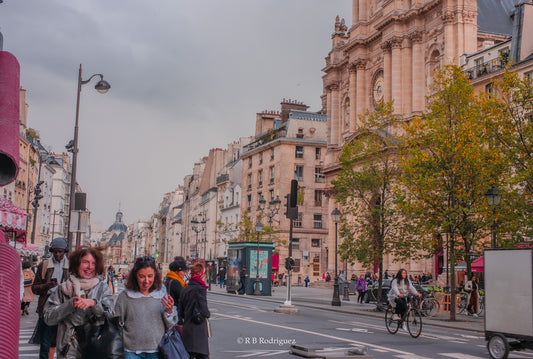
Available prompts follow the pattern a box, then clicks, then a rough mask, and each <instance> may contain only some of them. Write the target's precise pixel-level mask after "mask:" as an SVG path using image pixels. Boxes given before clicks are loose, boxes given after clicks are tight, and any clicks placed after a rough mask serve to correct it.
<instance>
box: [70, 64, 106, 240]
mask: <svg viewBox="0 0 533 359" xmlns="http://www.w3.org/2000/svg"><path fill="white" fill-rule="evenodd" d="M96 76H100V81H98V82H97V83H96V86H94V88H95V89H96V91H98V92H100V93H101V94H104V93H106V92H107V91H109V89H110V88H111V85H110V84H109V83H108V82H107V81H104V75H102V74H95V75H92V76H91V77H89V79H88V80H82V79H81V64H80V70H79V73H78V96H77V99H76V123H75V125H74V140H73V141H70V142H69V144H68V145H67V146H66V147H67V150H69V151H71V152H72V171H71V174H70V201H69V209H68V227H67V233H68V247H69V248H72V233H71V232H70V221H71V220H72V211H73V210H74V200H75V199H74V194H75V193H76V169H77V166H78V122H79V115H80V94H81V86H82V85H86V84H88V83H89V82H90V81H91V80H92V79H93V78H94V77H96ZM79 242H80V237H79V236H78V237H77V238H76V247H78V246H79V245H80V243H79Z"/></svg>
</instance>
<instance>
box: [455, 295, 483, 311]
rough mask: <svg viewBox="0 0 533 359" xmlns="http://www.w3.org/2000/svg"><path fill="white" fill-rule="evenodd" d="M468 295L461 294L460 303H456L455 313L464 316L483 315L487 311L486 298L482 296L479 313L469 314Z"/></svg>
mask: <svg viewBox="0 0 533 359" xmlns="http://www.w3.org/2000/svg"><path fill="white" fill-rule="evenodd" d="M467 308H468V293H461V299H460V300H459V302H458V303H456V306H455V313H457V314H464V315H471V314H476V315H483V314H484V311H485V296H482V295H480V298H479V309H478V311H477V313H469V312H468V309H467Z"/></svg>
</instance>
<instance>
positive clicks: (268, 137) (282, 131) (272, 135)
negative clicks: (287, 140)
mask: <svg viewBox="0 0 533 359" xmlns="http://www.w3.org/2000/svg"><path fill="white" fill-rule="evenodd" d="M286 136H287V129H286V128H285V127H281V128H278V129H276V130H269V131H268V132H267V133H266V134H265V135H263V136H261V137H259V138H258V139H257V140H255V141H254V142H252V143H250V144H248V145H246V146H244V147H243V153H246V152H249V151H251V150H253V149H255V148H257V147H259V146H262V145H264V144H266V143H269V142H272V141H274V140H276V139H278V138H280V137H286Z"/></svg>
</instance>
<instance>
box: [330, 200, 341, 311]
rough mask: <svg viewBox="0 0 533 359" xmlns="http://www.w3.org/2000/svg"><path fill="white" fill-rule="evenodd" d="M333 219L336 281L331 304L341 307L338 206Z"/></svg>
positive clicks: (339, 214) (332, 215)
mask: <svg viewBox="0 0 533 359" xmlns="http://www.w3.org/2000/svg"><path fill="white" fill-rule="evenodd" d="M331 219H332V220H333V222H334V223H335V283H334V284H333V299H332V301H331V305H333V306H336V307H340V306H341V299H340V298H339V274H338V272H337V237H338V235H337V233H338V231H337V226H338V224H339V221H340V219H341V211H339V209H338V208H335V209H334V210H333V212H331Z"/></svg>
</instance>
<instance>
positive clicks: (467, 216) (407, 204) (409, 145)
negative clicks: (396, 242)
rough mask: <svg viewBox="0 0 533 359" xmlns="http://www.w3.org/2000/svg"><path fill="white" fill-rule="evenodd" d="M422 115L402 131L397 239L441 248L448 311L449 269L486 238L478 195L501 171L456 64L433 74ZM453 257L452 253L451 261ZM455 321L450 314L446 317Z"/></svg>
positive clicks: (477, 104)
mask: <svg viewBox="0 0 533 359" xmlns="http://www.w3.org/2000/svg"><path fill="white" fill-rule="evenodd" d="M433 81H434V88H433V94H432V95H431V96H430V97H429V98H428V100H429V111H428V112H427V113H426V114H424V115H423V116H422V117H420V118H415V119H413V120H412V121H410V122H409V123H408V124H407V125H406V126H405V127H404V128H405V137H404V143H405V147H404V149H405V153H404V155H403V156H402V157H401V160H400V164H401V169H402V177H401V178H402V181H401V185H402V187H401V188H402V190H401V191H400V190H399V191H398V192H397V195H398V196H397V199H398V202H397V203H398V208H399V209H400V210H401V211H402V213H403V216H404V218H406V219H409V220H406V221H405V222H404V226H403V228H402V231H403V232H404V234H405V235H411V236H413V235H414V236H416V237H417V238H419V241H420V245H421V246H422V248H423V249H424V252H425V253H426V254H427V255H433V254H437V253H439V252H440V251H441V250H442V248H441V247H440V246H439V243H438V240H437V239H438V238H443V239H444V243H443V244H445V245H446V248H447V249H448V251H447V252H448V263H449V265H450V286H451V290H452V295H451V305H452V308H455V285H454V283H455V265H456V263H457V262H458V261H459V260H461V259H464V260H465V261H466V262H467V268H468V269H467V270H468V272H469V273H470V272H471V268H470V254H471V250H472V248H474V246H475V245H476V244H477V243H478V242H479V240H480V239H485V238H487V228H489V225H488V221H487V212H488V211H489V208H488V206H487V203H486V200H485V197H484V193H485V191H486V190H487V189H488V187H490V185H497V183H496V182H495V181H496V179H498V178H499V173H500V172H501V158H500V155H499V152H498V151H495V150H494V149H493V148H492V147H491V146H489V145H487V144H488V136H487V131H486V130H485V124H484V121H483V119H484V114H483V111H482V107H483V106H482V104H483V103H482V99H480V98H479V97H478V96H476V95H475V93H474V89H473V87H472V85H471V84H470V80H469V79H468V78H467V77H465V76H464V75H463V74H462V73H461V70H460V68H458V67H457V66H452V65H450V66H446V67H444V68H443V69H441V70H440V71H437V73H436V74H435V77H434V79H433ZM458 253H459V255H458ZM450 319H451V320H455V311H454V310H451V311H450Z"/></svg>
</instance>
